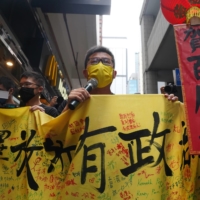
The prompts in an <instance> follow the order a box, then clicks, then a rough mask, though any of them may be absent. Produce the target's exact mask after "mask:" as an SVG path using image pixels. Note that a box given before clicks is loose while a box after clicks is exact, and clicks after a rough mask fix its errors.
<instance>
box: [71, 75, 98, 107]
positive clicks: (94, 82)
mask: <svg viewBox="0 0 200 200" xmlns="http://www.w3.org/2000/svg"><path fill="white" fill-rule="evenodd" d="M97 85H98V81H97V79H95V78H91V79H90V80H89V81H88V82H87V84H86V86H85V87H84V88H85V89H86V90H87V91H88V92H91V91H92V90H93V89H94V88H96V87H97ZM79 103H80V102H79V101H78V100H72V101H71V102H70V104H69V105H68V107H69V109H70V110H74V109H75V108H76V107H77V106H78V105H79Z"/></svg>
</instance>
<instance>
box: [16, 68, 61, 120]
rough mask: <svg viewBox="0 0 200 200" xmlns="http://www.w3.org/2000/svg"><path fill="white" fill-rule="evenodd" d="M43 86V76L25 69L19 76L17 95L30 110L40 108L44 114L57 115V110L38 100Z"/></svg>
mask: <svg viewBox="0 0 200 200" xmlns="http://www.w3.org/2000/svg"><path fill="white" fill-rule="evenodd" d="M44 88H45V82H44V78H43V77H42V75H41V74H39V73H37V72H31V71H26V72H24V73H23V74H22V75H21V77H20V90H19V95H20V98H21V100H22V102H23V103H25V105H26V106H31V108H30V111H35V110H40V111H41V112H45V113H46V114H48V115H50V116H52V117H57V116H58V115H59V113H58V111H57V110H56V108H54V107H50V106H46V105H44V104H42V103H41V102H40V95H41V93H42V91H43V90H44Z"/></svg>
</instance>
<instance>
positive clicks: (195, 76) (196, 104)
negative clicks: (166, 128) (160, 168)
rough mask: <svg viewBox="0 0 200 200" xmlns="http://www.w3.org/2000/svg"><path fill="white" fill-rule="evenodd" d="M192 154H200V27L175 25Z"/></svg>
mask: <svg viewBox="0 0 200 200" xmlns="http://www.w3.org/2000/svg"><path fill="white" fill-rule="evenodd" d="M174 31H175V38H176V46H177V54H178V61H179V67H180V71H181V81H182V93H183V99H184V105H185V110H186V121H187V124H188V127H187V128H188V136H189V146H190V153H191V154H200V145H199V144H200V131H199V130H200V26H187V25H185V24H182V25H175V26H174Z"/></svg>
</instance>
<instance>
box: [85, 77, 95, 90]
mask: <svg viewBox="0 0 200 200" xmlns="http://www.w3.org/2000/svg"><path fill="white" fill-rule="evenodd" d="M87 84H90V85H91V86H92V88H93V89H94V88H96V87H97V86H98V81H97V79H96V78H91V79H90V80H89V81H88V82H87Z"/></svg>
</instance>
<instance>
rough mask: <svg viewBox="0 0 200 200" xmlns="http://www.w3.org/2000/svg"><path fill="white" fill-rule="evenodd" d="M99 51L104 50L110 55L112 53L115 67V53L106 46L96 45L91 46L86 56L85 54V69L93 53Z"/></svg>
mask: <svg viewBox="0 0 200 200" xmlns="http://www.w3.org/2000/svg"><path fill="white" fill-rule="evenodd" d="M98 52H104V53H107V54H108V55H110V56H111V57H112V61H113V68H115V57H114V55H113V53H112V52H111V51H110V50H109V49H108V48H106V47H103V46H94V47H92V48H90V49H89V50H88V51H87V53H86V56H85V69H86V67H87V62H88V59H89V57H90V56H91V55H92V54H94V53H98Z"/></svg>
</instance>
